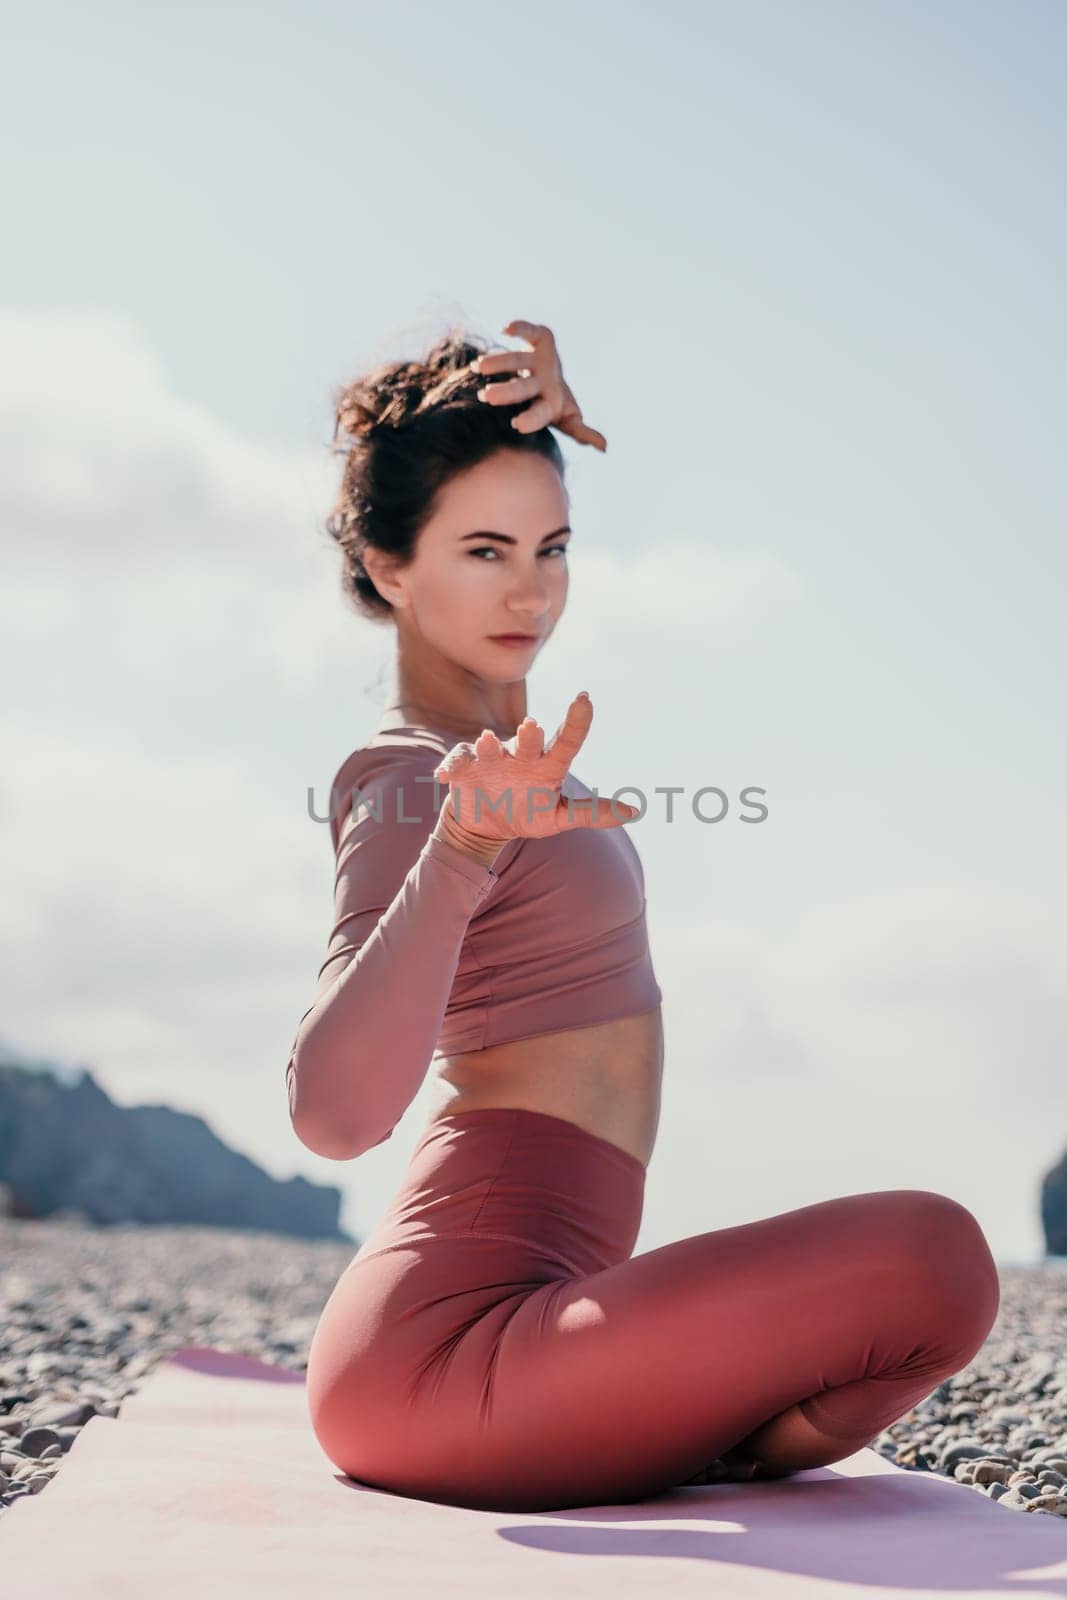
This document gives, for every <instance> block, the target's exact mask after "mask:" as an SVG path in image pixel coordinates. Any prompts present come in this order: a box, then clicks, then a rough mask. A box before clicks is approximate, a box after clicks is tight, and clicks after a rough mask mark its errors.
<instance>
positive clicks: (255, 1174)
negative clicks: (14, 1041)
mask: <svg viewBox="0 0 1067 1600" xmlns="http://www.w3.org/2000/svg"><path fill="white" fill-rule="evenodd" d="M0 1192H2V1193H3V1197H4V1208H5V1210H6V1214H7V1215H9V1216H14V1217H49V1216H53V1215H55V1214H56V1213H57V1212H61V1211H66V1212H71V1211H77V1212H81V1213H82V1214H83V1215H84V1216H85V1217H86V1218H87V1219H88V1220H89V1221H90V1222H96V1223H104V1224H107V1223H115V1222H145V1223H157V1224H158V1223H191V1224H194V1225H197V1226H200V1227H219V1228H249V1229H255V1230H257V1231H264V1232H271V1233H284V1234H291V1235H294V1236H296V1237H298V1238H303V1239H349V1238H350V1235H348V1234H347V1233H345V1232H344V1231H343V1230H342V1229H341V1227H340V1224H339V1221H338V1217H339V1213H340V1207H341V1191H340V1190H339V1189H337V1188H334V1187H333V1185H327V1184H315V1183H309V1182H308V1180H307V1179H306V1178H301V1177H294V1178H288V1179H285V1180H281V1179H278V1178H272V1177H271V1176H270V1174H269V1173H266V1172H264V1171H263V1169H262V1168H261V1167H258V1166H257V1165H256V1164H255V1162H254V1161H250V1160H249V1158H248V1157H247V1156H243V1155H241V1154H240V1153H239V1152H238V1151H236V1150H231V1149H230V1148H229V1146H228V1145H225V1144H223V1142H222V1140H221V1139H219V1138H217V1137H216V1135H215V1134H214V1133H212V1131H211V1129H210V1128H209V1127H208V1125H207V1123H206V1122H204V1120H203V1118H201V1117H197V1116H192V1115H191V1114H189V1113H188V1112H184V1111H174V1110H172V1109H171V1108H170V1107H169V1106H163V1105H143V1106H118V1105H116V1104H115V1103H114V1101H112V1100H111V1099H109V1097H108V1096H107V1094H105V1092H104V1090H103V1089H101V1088H100V1086H99V1084H98V1083H97V1082H96V1081H95V1079H94V1078H93V1076H92V1073H91V1072H89V1071H87V1070H82V1071H81V1072H80V1073H75V1074H72V1073H70V1072H69V1071H64V1070H63V1069H56V1070H49V1069H47V1068H44V1069H42V1068H41V1067H39V1066H35V1067H34V1068H32V1069H31V1068H28V1067H26V1066H24V1065H22V1064H21V1063H18V1062H2V1061H0Z"/></svg>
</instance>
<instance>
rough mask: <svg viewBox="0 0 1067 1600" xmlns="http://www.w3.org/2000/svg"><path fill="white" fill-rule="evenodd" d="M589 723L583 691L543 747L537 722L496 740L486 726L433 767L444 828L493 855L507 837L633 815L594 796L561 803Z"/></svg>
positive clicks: (541, 835) (528, 720)
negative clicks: (442, 797)
mask: <svg viewBox="0 0 1067 1600" xmlns="http://www.w3.org/2000/svg"><path fill="white" fill-rule="evenodd" d="M592 720H593V703H592V701H591V700H590V699H589V696H588V695H587V694H586V693H585V691H584V690H583V691H582V693H581V694H579V695H576V696H575V698H574V699H573V700H572V701H571V703H570V706H569V708H568V710H567V715H566V716H565V717H564V719H563V721H562V722H561V724H560V726H559V729H558V730H557V732H556V734H555V736H554V737H553V738H552V739H550V740H549V742H548V744H547V745H546V744H545V742H544V733H543V731H542V728H541V725H540V723H538V722H536V721H535V720H534V718H533V717H525V718H524V719H523V721H522V722H520V724H519V726H518V728H517V729H516V731H515V734H514V736H513V737H512V738H510V739H508V740H504V741H502V740H501V739H499V738H498V737H497V735H496V734H495V733H493V731H492V730H491V729H490V728H485V729H483V731H482V732H481V733H480V734H479V735H478V737H477V739H475V741H474V743H473V744H470V743H468V742H466V741H464V742H462V743H460V744H456V745H453V747H452V749H451V750H450V751H449V752H448V754H447V756H445V757H444V759H443V760H442V761H441V762H440V764H439V765H438V766H437V767H436V768H435V771H434V777H435V778H436V779H437V780H438V782H439V783H447V784H448V789H449V798H448V800H447V801H446V803H445V805H444V806H443V807H442V808H441V821H442V825H443V827H444V828H445V830H447V829H449V828H450V827H452V826H453V825H457V828H458V830H459V831H460V836H461V837H462V839H463V840H464V842H467V843H470V844H471V845H472V846H474V847H475V848H477V846H478V845H479V844H481V843H484V844H485V846H486V849H487V850H488V851H489V852H490V853H491V852H492V851H493V847H494V846H497V847H499V846H501V845H504V844H506V843H507V841H508V840H509V839H515V838H529V839H546V838H548V837H550V836H551V835H553V834H557V833H565V832H567V831H568V830H569V829H571V828H616V827H618V826H619V825H620V824H622V823H625V822H630V821H632V819H633V818H634V817H635V816H637V815H639V812H638V808H637V807H636V806H631V805H627V803H626V802H625V801H623V800H615V801H612V800H607V799H602V798H600V797H599V796H596V797H590V798H589V799H564V798H563V796H562V794H561V786H562V784H563V780H564V778H565V777H566V775H567V771H568V769H569V767H570V765H571V762H572V761H573V760H574V757H575V756H576V755H577V753H578V751H579V750H580V749H581V747H582V744H583V743H584V741H585V736H586V734H587V733H588V732H589V726H590V723H591V722H592Z"/></svg>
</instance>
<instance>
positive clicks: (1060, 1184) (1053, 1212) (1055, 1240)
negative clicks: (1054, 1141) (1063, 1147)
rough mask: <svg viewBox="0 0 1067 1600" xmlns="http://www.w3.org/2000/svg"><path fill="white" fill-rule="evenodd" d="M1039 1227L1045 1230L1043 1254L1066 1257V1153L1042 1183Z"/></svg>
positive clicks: (1046, 1174) (1066, 1152) (1047, 1173)
mask: <svg viewBox="0 0 1067 1600" xmlns="http://www.w3.org/2000/svg"><path fill="white" fill-rule="evenodd" d="M1041 1226H1042V1227H1043V1228H1044V1230H1045V1254H1046V1255H1048V1256H1067V1151H1065V1152H1064V1154H1063V1155H1062V1156H1061V1157H1060V1159H1059V1160H1058V1161H1057V1163H1056V1165H1055V1166H1054V1167H1053V1168H1051V1170H1050V1171H1048V1172H1046V1173H1045V1176H1044V1179H1043V1181H1042V1184H1041Z"/></svg>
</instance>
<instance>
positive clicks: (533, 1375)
mask: <svg viewBox="0 0 1067 1600" xmlns="http://www.w3.org/2000/svg"><path fill="white" fill-rule="evenodd" d="M448 1242H449V1241H447V1240H441V1241H439V1242H437V1243H436V1245H435V1249H436V1250H437V1251H438V1252H440V1251H441V1250H444V1249H445V1248H446V1246H447V1244H448ZM462 1242H463V1243H464V1244H465V1243H466V1241H462ZM497 1248H498V1250H502V1251H506V1250H507V1249H509V1248H510V1249H512V1250H513V1252H514V1256H513V1257H512V1258H509V1259H507V1260H506V1261H502V1260H501V1258H498V1265H497V1267H496V1269H495V1270H494V1272H493V1274H492V1280H493V1281H492V1282H488V1281H486V1278H485V1276H484V1274H483V1276H482V1277H481V1278H480V1280H479V1281H478V1282H477V1283H474V1282H470V1283H465V1282H464V1281H463V1276H462V1274H463V1261H464V1258H463V1253H462V1251H460V1252H457V1259H456V1261H455V1263H454V1270H453V1269H452V1268H450V1269H449V1277H448V1281H449V1283H450V1284H451V1286H452V1293H451V1294H450V1295H449V1300H450V1301H451V1303H452V1305H453V1307H454V1310H455V1314H456V1321H455V1326H454V1329H453V1331H452V1332H451V1333H450V1334H449V1336H448V1337H447V1339H445V1340H444V1341H443V1342H442V1341H438V1343H437V1344H436V1345H435V1346H434V1349H433V1351H432V1353H431V1357H430V1359H428V1360H426V1361H424V1362H422V1363H420V1365H419V1369H418V1372H417V1373H416V1374H415V1376H414V1379H413V1381H412V1382H410V1384H408V1385H407V1387H406V1388H405V1389H404V1391H403V1393H404V1400H403V1405H402V1407H398V1408H397V1409H396V1411H395V1412H394V1416H393V1421H394V1422H395V1423H396V1426H395V1427H394V1428H392V1429H391V1430H389V1431H388V1437H387V1436H386V1432H387V1425H386V1420H385V1419H386V1416H387V1413H379V1420H378V1422H377V1423H376V1424H375V1426H376V1427H377V1428H378V1430H379V1433H378V1436H377V1437H376V1438H375V1439H374V1441H373V1448H372V1449H371V1450H370V1451H369V1456H368V1454H367V1452H366V1451H365V1452H364V1459H365V1460H366V1459H369V1460H370V1462H372V1463H373V1464H374V1471H373V1475H372V1477H371V1481H373V1482H377V1483H378V1484H380V1485H381V1486H383V1487H387V1488H391V1489H393V1490H395V1491H396V1492H399V1493H403V1494H407V1495H412V1496H415V1497H417V1498H424V1499H431V1500H439V1501H443V1502H445V1503H450V1504H458V1505H468V1506H476V1507H481V1508H485V1509H497V1510H549V1509H562V1508H565V1507H574V1506H579V1505H594V1504H597V1505H600V1504H609V1503H620V1502H632V1501H634V1500H638V1499H642V1498H646V1497H649V1496H653V1495H655V1494H657V1493H660V1492H662V1491H663V1490H664V1489H666V1488H669V1487H671V1486H675V1485H678V1484H682V1483H685V1482H687V1481H691V1480H693V1479H694V1478H698V1477H699V1475H700V1473H701V1472H702V1469H703V1468H705V1467H706V1466H707V1464H708V1463H709V1462H711V1461H712V1460H713V1459H714V1458H717V1457H721V1456H722V1455H723V1454H724V1452H727V1451H734V1452H736V1451H738V1449H739V1448H741V1449H747V1450H749V1451H750V1452H751V1453H752V1454H753V1455H756V1456H759V1455H760V1452H761V1450H762V1451H763V1456H764V1459H766V1460H768V1461H769V1462H770V1463H771V1465H772V1467H773V1466H774V1465H775V1463H776V1460H777V1464H778V1465H779V1467H781V1468H783V1469H784V1470H790V1469H796V1468H799V1467H803V1466H818V1465H824V1464H826V1463H827V1462H828V1461H832V1460H840V1459H842V1458H843V1457H844V1456H846V1455H850V1454H852V1453H853V1452H854V1451H856V1450H858V1449H859V1448H861V1446H862V1445H864V1444H866V1443H868V1442H869V1441H870V1440H871V1439H872V1438H873V1437H874V1436H875V1435H876V1434H878V1433H879V1432H880V1431H881V1430H882V1429H883V1428H885V1427H887V1426H888V1425H889V1424H890V1423H891V1422H892V1421H894V1420H895V1419H896V1418H897V1417H899V1416H902V1415H903V1414H904V1413H905V1412H906V1411H907V1410H909V1409H910V1408H911V1407H912V1406H913V1405H915V1404H916V1403H917V1402H918V1401H919V1400H921V1399H923V1398H925V1397H926V1396H927V1395H928V1394H930V1393H931V1392H932V1390H933V1389H934V1388H935V1387H936V1386H937V1384H938V1383H939V1382H941V1381H942V1380H943V1379H944V1378H945V1377H947V1376H948V1375H949V1374H951V1373H953V1372H957V1371H959V1370H960V1369H961V1368H962V1367H964V1366H966V1365H967V1363H968V1362H969V1361H970V1360H971V1359H972V1358H973V1356H974V1355H975V1354H976V1352H977V1351H978V1349H979V1348H980V1347H981V1345H982V1343H983V1342H984V1340H985V1338H986V1336H987V1334H988V1333H989V1330H990V1328H991V1327H992V1325H993V1322H994V1320H995V1318H996V1314H997V1309H998V1306H999V1298H1000V1288H999V1280H998V1276H997V1270H996V1266H995V1264H994V1261H993V1258H992V1255H991V1253H990V1250H989V1246H988V1244H987V1242H986V1239H985V1236H984V1234H983V1233H982V1231H981V1228H980V1227H979V1224H978V1223H977V1221H976V1219H975V1218H974V1216H973V1215H972V1214H971V1212H970V1211H968V1210H967V1209H966V1208H965V1207H964V1206H962V1205H960V1204H959V1203H958V1202H956V1201H955V1200H952V1199H950V1198H948V1197H947V1196H945V1195H941V1194H937V1193H933V1192H931V1191H927V1190H922V1189H892V1190H883V1191H876V1192H872V1193H866V1194H855V1195H847V1196H843V1197H841V1198H838V1199H832V1200H824V1201H820V1202H817V1203H815V1204H813V1205H807V1206H802V1207H800V1208H799V1209H796V1210H793V1211H787V1212H784V1213H782V1214H780V1215H777V1216H771V1217H766V1218H762V1219H760V1220H758V1221H754V1222H748V1223H742V1224H740V1225H738V1226H735V1227H729V1228H722V1229H718V1230H716V1231H714V1232H709V1233H702V1234H697V1235H695V1236H693V1237H691V1238H688V1239H682V1240H678V1241H677V1242H675V1243H671V1244H666V1245H662V1246H660V1247H658V1248H656V1249H653V1250H649V1251H647V1252H645V1253H644V1254H641V1255H637V1256H632V1257H630V1258H629V1259H627V1260H625V1261H621V1262H618V1263H616V1264H614V1265H611V1266H609V1267H606V1268H605V1269H604V1270H602V1271H597V1272H593V1273H591V1274H589V1275H586V1276H583V1277H571V1278H566V1277H565V1278H557V1279H555V1280H554V1281H550V1282H541V1283H539V1284H538V1286H537V1287H534V1288H531V1287H530V1276H531V1273H530V1270H529V1269H530V1263H529V1262H523V1261H522V1260H521V1259H520V1257H521V1255H522V1250H521V1246H519V1245H518V1244H516V1245H514V1246H511V1247H508V1246H506V1245H505V1244H503V1243H501V1244H500V1245H498V1246H497ZM381 1259H382V1258H381V1257H379V1260H381ZM467 1259H468V1260H469V1259H470V1258H469V1257H468V1258H467ZM444 1264H445V1263H444V1260H443V1259H440V1260H438V1262H437V1265H436V1268H435V1272H436V1275H437V1277H438V1278H440V1276H441V1273H442V1271H443V1270H444ZM535 1275H536V1274H535ZM425 1303H426V1305H427V1307H428V1308H429V1307H439V1306H440V1296H437V1297H435V1298H433V1299H430V1298H427V1300H426V1302H425ZM394 1309H395V1308H394ZM407 1318H410V1319H411V1320H410V1325H409V1326H410V1329H411V1331H413V1332H417V1329H418V1305H417V1302H416V1303H415V1304H414V1305H412V1306H411V1307H410V1308H409V1309H406V1310H405V1311H404V1312H403V1314H402V1319H401V1320H404V1319H407ZM399 1331H400V1329H399V1324H398V1332H399ZM397 1392H398V1393H399V1391H397ZM401 1412H402V1414H401ZM364 1438H365V1439H366V1435H364ZM776 1452H777V1456H776ZM354 1475H355V1476H357V1477H363V1476H365V1471H361V1470H359V1469H358V1468H357V1469H356V1470H355V1472H354Z"/></svg>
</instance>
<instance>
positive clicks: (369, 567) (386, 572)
mask: <svg viewBox="0 0 1067 1600" xmlns="http://www.w3.org/2000/svg"><path fill="white" fill-rule="evenodd" d="M360 559H361V560H362V562H363V567H364V570H365V571H366V574H367V576H368V578H369V579H370V581H371V582H372V583H373V585H374V587H375V588H376V589H377V591H378V593H379V594H380V595H381V597H382V599H383V600H387V601H388V602H389V604H390V605H391V606H392V607H393V609H394V610H396V609H397V608H398V607H402V606H404V605H405V604H406V603H407V596H406V594H405V592H404V585H403V583H401V582H400V580H399V577H398V568H397V564H396V561H395V560H394V559H393V557H391V556H389V555H387V554H386V552H385V551H384V550H374V549H371V548H369V547H365V548H364V549H363V551H362V552H361V557H360Z"/></svg>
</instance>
